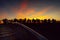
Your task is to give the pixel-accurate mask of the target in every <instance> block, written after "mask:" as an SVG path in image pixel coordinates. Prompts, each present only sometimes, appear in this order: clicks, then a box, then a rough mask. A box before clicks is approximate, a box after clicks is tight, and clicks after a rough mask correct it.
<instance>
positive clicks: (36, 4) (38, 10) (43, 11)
mask: <svg viewBox="0 0 60 40" xmlns="http://www.w3.org/2000/svg"><path fill="white" fill-rule="evenodd" d="M3 18H7V19H14V18H17V19H20V18H22V19H23V18H27V19H28V18H29V19H32V18H39V19H56V20H60V1H59V0H0V19H3Z"/></svg>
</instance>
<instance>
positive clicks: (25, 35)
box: [0, 23, 47, 40]
mask: <svg viewBox="0 0 60 40" xmlns="http://www.w3.org/2000/svg"><path fill="white" fill-rule="evenodd" d="M29 29H30V28H29ZM34 34H35V33H33V32H32V31H29V30H27V29H25V28H23V27H22V26H21V25H18V24H14V23H13V24H12V23H8V24H1V25H0V40H47V39H46V38H44V36H43V37H41V36H40V37H39V35H36V36H35V35H34Z"/></svg>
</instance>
